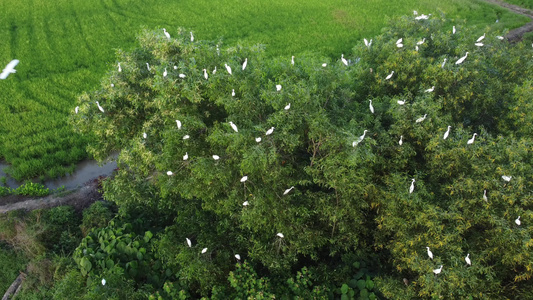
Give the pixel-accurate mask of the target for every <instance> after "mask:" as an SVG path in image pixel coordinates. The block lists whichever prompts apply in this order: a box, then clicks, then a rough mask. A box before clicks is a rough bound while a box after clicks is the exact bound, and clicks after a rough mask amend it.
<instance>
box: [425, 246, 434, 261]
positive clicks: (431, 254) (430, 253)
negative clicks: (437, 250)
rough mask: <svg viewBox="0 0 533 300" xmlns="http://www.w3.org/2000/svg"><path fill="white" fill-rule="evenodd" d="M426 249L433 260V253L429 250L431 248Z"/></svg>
mask: <svg viewBox="0 0 533 300" xmlns="http://www.w3.org/2000/svg"><path fill="white" fill-rule="evenodd" d="M426 249H428V256H429V258H431V259H433V252H431V250H429V247H426Z"/></svg>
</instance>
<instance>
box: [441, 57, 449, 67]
mask: <svg viewBox="0 0 533 300" xmlns="http://www.w3.org/2000/svg"><path fill="white" fill-rule="evenodd" d="M447 60H448V59H447V58H445V59H444V61H443V62H442V65H440V67H441V68H444V65H446V61H447Z"/></svg>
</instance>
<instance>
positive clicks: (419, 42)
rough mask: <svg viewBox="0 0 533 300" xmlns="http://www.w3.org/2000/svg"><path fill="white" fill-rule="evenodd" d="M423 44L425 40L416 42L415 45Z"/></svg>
mask: <svg viewBox="0 0 533 300" xmlns="http://www.w3.org/2000/svg"><path fill="white" fill-rule="evenodd" d="M425 42H426V38H423V39H422V40H421V41H418V42H417V43H416V44H417V45H422V44H423V43H425Z"/></svg>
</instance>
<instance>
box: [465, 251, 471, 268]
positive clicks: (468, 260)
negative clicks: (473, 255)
mask: <svg viewBox="0 0 533 300" xmlns="http://www.w3.org/2000/svg"><path fill="white" fill-rule="evenodd" d="M469 256H470V253H468V254H466V257H465V261H466V264H467V265H469V266H471V265H472V262H471V261H470V257H469Z"/></svg>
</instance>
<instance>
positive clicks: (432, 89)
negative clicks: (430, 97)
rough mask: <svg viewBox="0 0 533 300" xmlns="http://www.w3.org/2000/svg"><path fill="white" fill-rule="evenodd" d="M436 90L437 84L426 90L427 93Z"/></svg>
mask: <svg viewBox="0 0 533 300" xmlns="http://www.w3.org/2000/svg"><path fill="white" fill-rule="evenodd" d="M434 90H435V86H432V87H431V88H430V89H427V90H425V91H424V92H426V93H431V92H433V91H434Z"/></svg>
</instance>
